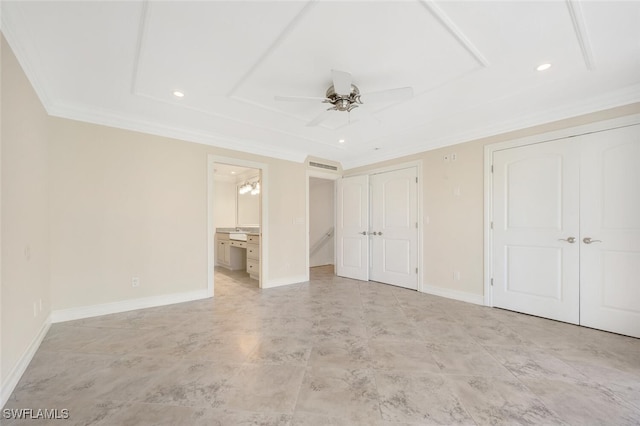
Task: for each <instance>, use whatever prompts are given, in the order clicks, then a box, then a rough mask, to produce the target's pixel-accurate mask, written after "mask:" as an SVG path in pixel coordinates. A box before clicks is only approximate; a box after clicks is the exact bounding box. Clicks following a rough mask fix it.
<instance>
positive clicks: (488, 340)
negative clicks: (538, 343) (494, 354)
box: [466, 322, 533, 346]
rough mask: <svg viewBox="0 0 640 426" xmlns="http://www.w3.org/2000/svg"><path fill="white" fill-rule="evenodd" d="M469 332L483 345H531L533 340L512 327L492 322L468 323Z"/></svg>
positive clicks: (467, 330)
mask: <svg viewBox="0 0 640 426" xmlns="http://www.w3.org/2000/svg"><path fill="white" fill-rule="evenodd" d="M467 324H468V328H467V329H466V332H467V334H469V336H471V338H472V339H474V340H475V341H476V343H478V344H481V345H483V346H495V345H498V346H514V345H531V344H533V342H531V341H530V340H527V339H526V338H524V337H523V336H521V335H520V334H518V333H517V332H516V331H514V330H512V329H511V328H509V327H507V326H505V325H503V324H501V323H498V324H494V323H492V322H487V323H483V322H475V323H467Z"/></svg>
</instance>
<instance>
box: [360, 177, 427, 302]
mask: <svg viewBox="0 0 640 426" xmlns="http://www.w3.org/2000/svg"><path fill="white" fill-rule="evenodd" d="M416 178H417V170H416V168H415V167H411V168H408V169H402V170H394V171H391V172H385V173H379V174H375V175H373V176H371V226H370V230H371V232H370V235H371V275H370V279H371V280H372V281H379V282H383V283H387V284H393V285H397V286H400V287H405V288H410V289H413V290H417V288H418V270H417V266H418V228H417V223H418V220H417V216H418V204H417V194H418V184H417V181H416Z"/></svg>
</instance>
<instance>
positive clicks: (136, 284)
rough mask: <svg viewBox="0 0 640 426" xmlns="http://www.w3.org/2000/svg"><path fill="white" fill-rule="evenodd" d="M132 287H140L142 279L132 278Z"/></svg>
mask: <svg viewBox="0 0 640 426" xmlns="http://www.w3.org/2000/svg"><path fill="white" fill-rule="evenodd" d="M131 287H140V277H131Z"/></svg>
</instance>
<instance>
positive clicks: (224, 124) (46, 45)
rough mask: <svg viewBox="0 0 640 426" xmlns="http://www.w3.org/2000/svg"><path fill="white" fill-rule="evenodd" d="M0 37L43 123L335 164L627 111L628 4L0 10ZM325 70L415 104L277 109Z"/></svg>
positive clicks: (633, 92)
mask: <svg viewBox="0 0 640 426" xmlns="http://www.w3.org/2000/svg"><path fill="white" fill-rule="evenodd" d="M2 30H3V32H4V33H5V36H6V37H7V39H8V41H9V43H10V45H11V46H12V48H13V49H14V51H15V52H16V55H17V56H18V59H19V60H20V63H21V64H22V66H23V67H24V68H25V72H26V73H27V75H28V77H29V79H30V80H31V82H32V84H33V85H34V87H35V89H36V91H37V92H38V95H39V96H40V98H41V99H42V101H43V104H44V105H45V108H46V109H47V111H48V112H49V113H50V114H52V115H56V116H61V117H67V118H72V119H77V120H84V121H89V122H94V123H99V124H106V125H110V126H114V127H121V128H127V129H133V130H139V131H143V132H148V133H153V134H160V135H164V136H170V137H177V138H180V139H185V140H190V141H195V142H200V143H206V144H210V145H215V146H220V147H226V148H231V149H236V150H241V151H247V152H252V153H256V154H263V155H268V156H273V157H278V158H284V159H290V160H294V161H303V160H304V159H305V158H306V157H307V155H312V156H315V157H320V158H326V159H330V160H334V161H340V162H341V163H342V164H343V166H344V168H350V167H355V166H358V165H363V164H369V163H373V162H376V161H380V160H384V159H389V158H395V157H399V156H402V155H406V154H410V153H415V152H420V151H425V150H428V149H431V148H436V147H439V146H444V145H449V144H453V143H458V142H463V141H467V140H471V139H476V138H479V137H484V136H489V135H492V134H497V133H502V132H505V131H509V130H514V129H518V128H523V127H528V126H531V125H535V124H540V123H544V122H549V121H553V120H557V119H561V118H566V117H571V116H575V115H580V114H584V113H588V112H593V111H597V110H601V109H605V108H610V107H614V106H618V105H624V104H629V103H632V102H638V101H640V2H639V1H623V2H617V1H602V2H596V1H580V2H578V1H531V2H524V1H504V2H500V1H492V2H488V1H455V2H454V1H426V0H424V1H400V0H394V1H373V0H372V1H366V0H365V1H353V2H348V1H264V0H263V1H255V2H249V1H233V2H231V1H229V2H223V1H209V2H206V1H195V2H185V1H175V2H156V1H150V2H141V1H126V2H112V1H105V2H101V1H90V2H89V1H69V2H57V1H45V2H34V1H20V2H11V1H3V2H2ZM544 62H550V63H551V64H552V67H551V68H550V69H549V70H547V71H544V72H539V71H536V70H535V67H536V66H537V65H539V64H541V63H544ZM332 69H337V70H343V71H347V72H350V73H351V74H352V75H353V82H354V83H355V84H356V85H358V87H359V88H360V90H361V91H362V92H373V91H378V90H384V89H388V88H395V87H402V86H412V87H413V88H414V91H415V96H414V97H413V98H412V99H410V100H407V101H403V102H399V103H396V104H385V103H381V104H380V103H377V104H371V105H366V104H365V105H364V106H363V108H368V110H369V111H370V112H372V113H373V117H374V118H373V119H372V118H370V117H368V116H367V115H362V112H361V111H358V110H357V109H356V110H355V111H353V112H352V113H351V123H349V122H348V117H347V113H346V112H334V113H332V116H331V117H330V118H329V120H327V121H326V122H324V123H323V124H322V125H321V126H318V127H306V126H305V124H306V123H307V122H308V121H310V120H311V119H313V118H314V117H315V116H317V115H318V114H319V113H321V112H322V111H323V110H324V108H326V105H325V104H320V103H286V102H276V101H275V100H274V98H273V97H274V96H275V95H285V96H291V95H294V96H296V95H298V96H313V97H323V96H324V93H325V91H326V89H327V87H328V86H329V85H330V84H331V70H332ZM175 90H180V91H183V92H184V93H185V96H184V97H183V98H176V97H175V96H174V95H173V94H172V93H173V91H175ZM339 139H345V140H346V142H345V143H343V144H340V143H339V142H338V140H339Z"/></svg>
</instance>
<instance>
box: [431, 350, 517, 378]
mask: <svg viewBox="0 0 640 426" xmlns="http://www.w3.org/2000/svg"><path fill="white" fill-rule="evenodd" d="M427 347H428V348H429V350H430V352H431V355H432V356H433V358H434V359H435V361H436V364H437V365H438V367H440V370H441V371H442V373H443V374H464V375H468V376H510V375H511V374H510V373H509V371H508V370H507V369H506V368H505V367H504V366H502V365H501V364H500V363H499V362H498V361H496V360H495V358H493V357H492V356H491V355H490V354H489V352H487V350H486V349H485V348H483V347H482V346H480V345H477V344H474V343H468V342H467V343H464V342H463V343H462V344H450V345H443V344H428V345H427Z"/></svg>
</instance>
